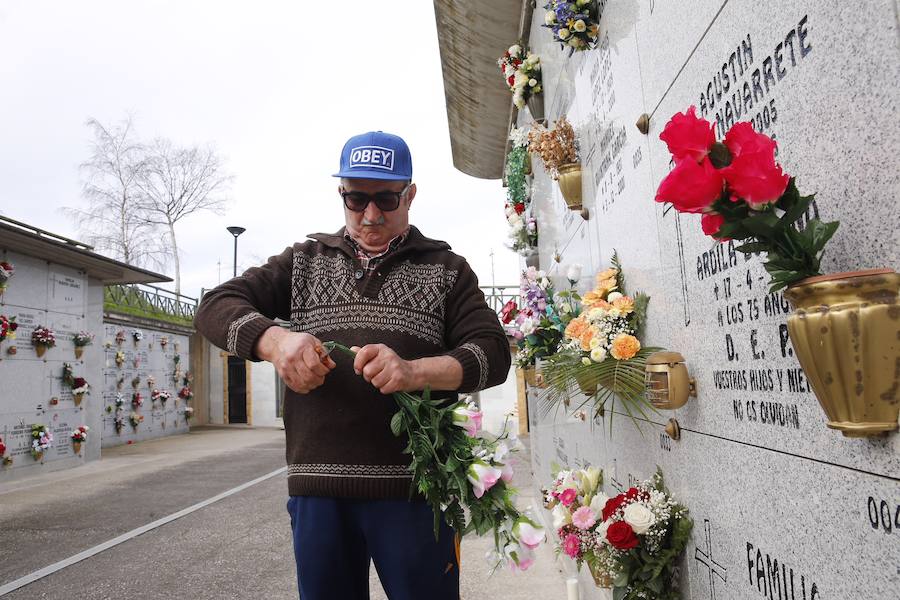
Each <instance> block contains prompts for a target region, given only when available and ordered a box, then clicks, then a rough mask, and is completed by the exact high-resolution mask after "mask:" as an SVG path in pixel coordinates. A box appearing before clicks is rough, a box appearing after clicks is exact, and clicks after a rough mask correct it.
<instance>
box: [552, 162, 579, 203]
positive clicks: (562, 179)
mask: <svg viewBox="0 0 900 600" xmlns="http://www.w3.org/2000/svg"><path fill="white" fill-rule="evenodd" d="M557 181H558V183H559V191H560V192H562V196H563V199H565V201H566V206H568V207H569V209H570V210H578V211H580V210H581V208H582V206H581V202H582V194H581V163H567V164H564V165H562V166H560V167H559V179H558V180H557Z"/></svg>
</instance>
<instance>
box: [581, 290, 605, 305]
mask: <svg viewBox="0 0 900 600" xmlns="http://www.w3.org/2000/svg"><path fill="white" fill-rule="evenodd" d="M605 298H606V293H599V292H597V291H591V292H588V293H586V294H585V295H584V298H582V299H581V302H582V304H584V305H585V306H587V307H588V308H606V309H608V308H609V306H610V305H609V304H608V303H607V302H606V300H605Z"/></svg>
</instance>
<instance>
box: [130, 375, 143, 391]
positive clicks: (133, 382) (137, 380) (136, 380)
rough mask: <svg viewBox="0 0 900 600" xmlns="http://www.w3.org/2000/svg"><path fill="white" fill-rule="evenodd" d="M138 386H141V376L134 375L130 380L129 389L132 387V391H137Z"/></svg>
mask: <svg viewBox="0 0 900 600" xmlns="http://www.w3.org/2000/svg"><path fill="white" fill-rule="evenodd" d="M140 385H141V376H140V375H135V376H134V377H132V378H131V387H133V388H134V389H138V387H139V386H140Z"/></svg>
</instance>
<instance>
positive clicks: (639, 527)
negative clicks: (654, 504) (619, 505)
mask: <svg viewBox="0 0 900 600" xmlns="http://www.w3.org/2000/svg"><path fill="white" fill-rule="evenodd" d="M624 514H625V522H626V523H628V524H629V525H631V528H632V529H634V532H635V533H637V534H642V533H647V530H648V529H650V527H651V526H652V525H653V524H654V523H655V522H656V516H654V514H653V512H652V511H651V510H650V509H649V508H647V507H646V506H644V505H643V504H641V503H640V502H632V503H631V504H629V505H628V506H626V507H625V513H624Z"/></svg>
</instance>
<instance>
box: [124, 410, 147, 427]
mask: <svg viewBox="0 0 900 600" xmlns="http://www.w3.org/2000/svg"><path fill="white" fill-rule="evenodd" d="M128 421H129V422H130V423H131V426H132V427H133V428H134V429H137V428H138V425H140V424H141V423H143V422H144V415H139V414H138V413H135V412H133V413H131V414H130V415H129V416H128Z"/></svg>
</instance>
